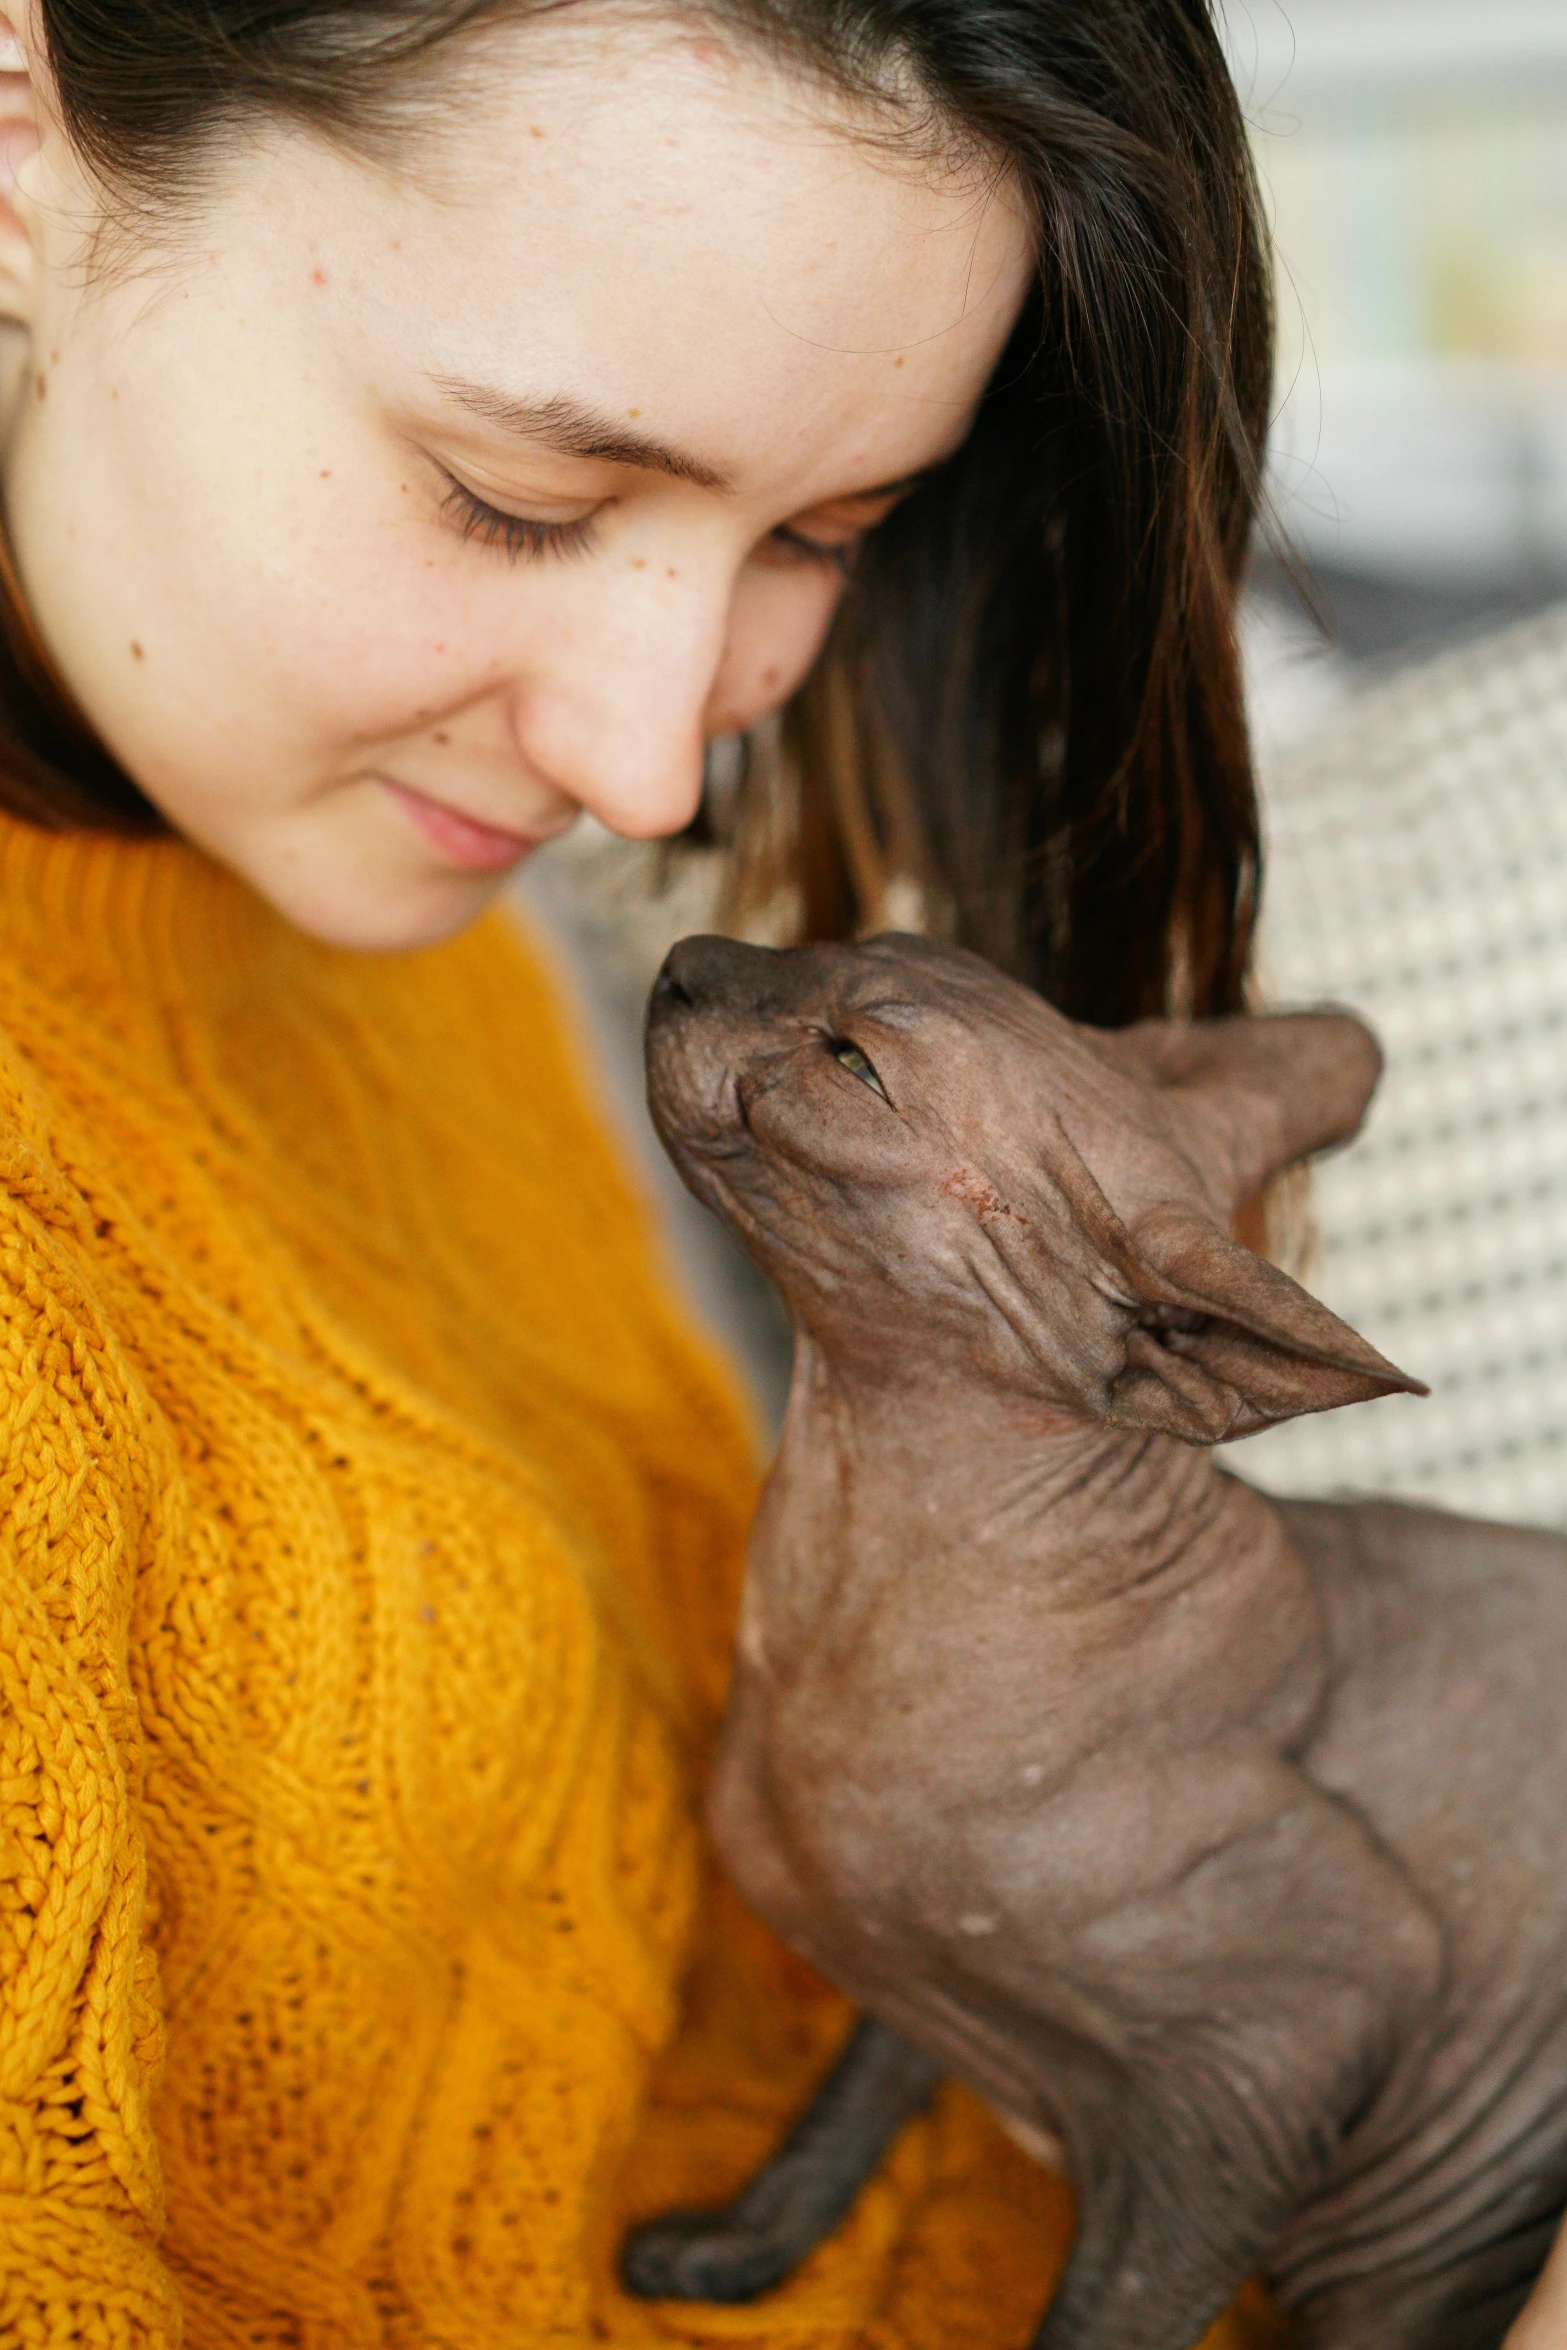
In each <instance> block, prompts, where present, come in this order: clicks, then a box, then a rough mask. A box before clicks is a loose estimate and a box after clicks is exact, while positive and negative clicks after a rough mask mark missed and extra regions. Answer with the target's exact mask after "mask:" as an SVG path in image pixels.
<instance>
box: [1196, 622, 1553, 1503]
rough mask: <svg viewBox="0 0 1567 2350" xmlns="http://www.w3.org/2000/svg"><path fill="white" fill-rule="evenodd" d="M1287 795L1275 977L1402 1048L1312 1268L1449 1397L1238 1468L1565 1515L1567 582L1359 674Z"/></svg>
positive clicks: (1306, 1425) (1315, 1281)
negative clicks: (1414, 664) (1540, 603)
mask: <svg viewBox="0 0 1567 2350" xmlns="http://www.w3.org/2000/svg"><path fill="white" fill-rule="evenodd" d="M1264 799H1265V809H1266V817H1267V832H1268V844H1269V871H1268V890H1267V910H1266V915H1265V919H1264V928H1263V937H1262V955H1261V977H1262V983H1263V990H1264V993H1265V995H1266V997H1267V999H1268V1000H1269V1001H1270V1002H1273V1003H1278V1004H1299V1003H1308V1002H1313V1001H1321V1000H1323V999H1332V1000H1335V1001H1338V1002H1341V1003H1344V1004H1348V1005H1350V1006H1352V1007H1353V1008H1354V1009H1356V1010H1358V1011H1360V1012H1361V1013H1363V1014H1364V1015H1365V1016H1366V1018H1367V1019H1369V1020H1370V1022H1371V1024H1372V1026H1373V1027H1374V1028H1375V1029H1376V1031H1377V1033H1378V1035H1379V1036H1380V1038H1381V1040H1382V1044H1383V1048H1384V1051H1385V1052H1386V1055H1387V1068H1386V1074H1385V1076H1384V1079H1383V1083H1382V1088H1381V1091H1380V1093H1379V1095H1378V1097H1377V1100H1376V1102H1375V1104H1374V1106H1373V1109H1372V1113H1371V1118H1370V1121H1369V1123H1368V1125H1367V1128H1366V1131H1365V1133H1364V1135H1363V1136H1362V1138H1361V1139H1360V1140H1359V1141H1358V1142H1357V1143H1356V1144H1355V1145H1354V1146H1353V1147H1352V1148H1351V1149H1350V1150H1348V1151H1346V1152H1344V1153H1342V1154H1341V1155H1340V1156H1338V1157H1336V1158H1334V1159H1332V1160H1330V1161H1328V1162H1327V1163H1326V1164H1324V1165H1323V1166H1322V1167H1320V1168H1319V1169H1318V1171H1317V1175H1316V1178H1315V1188H1314V1202H1313V1212H1314V1220H1315V1223H1316V1226H1317V1229H1318V1235H1319V1238H1318V1243H1317V1246H1316V1248H1315V1251H1314V1252H1313V1255H1312V1257H1311V1258H1310V1260H1309V1263H1308V1268H1307V1278H1308V1279H1309V1281H1310V1284H1311V1287H1312V1288H1313V1289H1314V1290H1315V1291H1316V1292H1317V1293H1318V1294H1319V1295H1320V1296H1322V1297H1323V1298H1325V1299H1326V1300H1327V1302H1328V1303H1329V1304H1330V1305H1331V1306H1333V1307H1334V1308H1335V1309H1336V1311H1337V1312H1339V1313H1341V1314H1342V1315H1343V1316H1344V1317H1345V1318H1346V1320H1348V1321H1350V1322H1351V1323H1353V1324H1354V1326H1355V1327H1356V1328H1357V1329H1358V1330H1362V1331H1364V1333H1365V1334H1366V1336H1367V1337H1368V1338H1370V1339H1371V1340H1372V1342H1373V1343H1374V1344H1375V1345H1377V1346H1379V1347H1381V1348H1382V1349H1383V1350H1384V1351H1385V1352H1386V1353H1387V1354H1389V1355H1391V1356H1392V1358H1393V1360H1394V1361H1395V1362H1397V1363H1399V1364H1401V1365H1402V1366H1403V1368H1404V1369H1405V1370H1408V1371H1412V1372H1414V1373H1415V1374H1417V1375H1418V1376H1419V1377H1420V1378H1422V1379H1425V1380H1428V1381H1429V1382H1430V1385H1431V1388H1432V1390H1433V1393H1432V1395H1431V1398H1430V1399H1429V1400H1428V1401H1424V1402H1421V1401H1414V1400H1411V1399H1409V1398H1407V1397H1391V1398H1389V1399H1388V1400H1387V1401H1385V1402H1381V1403H1374V1404H1366V1405H1362V1406H1360V1407H1359V1408H1358V1409H1356V1410H1353V1411H1346V1412H1337V1413H1333V1414H1330V1415H1328V1416H1326V1417H1325V1418H1321V1419H1312V1420H1304V1421H1297V1422H1296V1423H1295V1424H1294V1425H1293V1426H1291V1427H1288V1428H1282V1429H1278V1430H1275V1431H1273V1432H1271V1433H1270V1434H1268V1435H1266V1436H1262V1437H1258V1438H1255V1439H1253V1440H1252V1441H1250V1442H1248V1443H1245V1444H1241V1445H1237V1446H1236V1447H1235V1448H1234V1449H1233V1450H1232V1451H1231V1453H1230V1454H1229V1456H1228V1458H1229V1463H1230V1465H1231V1466H1232V1467H1233V1468H1235V1469H1237V1470H1239V1471H1240V1472H1241V1473H1242V1474H1243V1475H1245V1476H1248V1477H1252V1478H1254V1479H1255V1480H1256V1481H1257V1482H1259V1483H1261V1484H1264V1485H1267V1486H1269V1487H1271V1488H1272V1489H1274V1490H1276V1491H1280V1492H1293V1493H1325V1492H1331V1491H1335V1490H1342V1489H1344V1488H1346V1487H1348V1488H1354V1489H1357V1490H1361V1491H1377V1492H1388V1493H1398V1494H1404V1495H1408V1496H1410V1497H1418V1498H1425V1499H1431V1500H1436V1501H1440V1502H1443V1503H1445V1504H1447V1505H1448V1506H1449V1507H1452V1508H1455V1509H1462V1510H1467V1511H1469V1512H1472V1513H1474V1514H1476V1515H1481V1516H1486V1517H1498V1518H1509V1519H1517V1520H1521V1521H1526V1522H1533V1523H1536V1524H1550V1525H1557V1526H1563V1527H1567V604H1564V605H1559V606H1556V607H1554V608H1553V609H1552V610H1550V611H1549V612H1547V613H1545V614H1543V615H1541V616H1540V617H1538V618H1535V619H1532V620H1529V621H1527V622H1525V623H1523V624H1522V625H1520V626H1516V627H1513V628H1510V629H1508V630H1507V631H1506V632H1505V633H1504V634H1502V635H1498V636H1495V637H1492V638H1490V639H1489V640H1487V641H1485V642H1482V643H1478V644H1475V645H1470V646H1466V647H1465V648H1464V649H1462V650H1461V651H1458V652H1454V653H1449V654H1446V655H1444V656H1442V657H1441V658H1439V659H1437V660H1434V661H1432V662H1430V663H1428V664H1426V665H1425V666H1423V667H1420V668H1416V669H1412V670H1410V671H1408V672H1406V673H1405V674H1404V675H1402V676H1400V677H1398V678H1396V679H1394V680H1392V681H1391V682H1389V683H1386V684H1383V685H1380V686H1378V687H1376V688H1374V689H1372V690H1371V691H1369V692H1366V693H1363V694H1361V695H1360V696H1358V697H1357V698H1356V699H1355V700H1354V701H1352V702H1351V703H1350V704H1349V705H1348V706H1347V707H1346V708H1345V710H1344V711H1343V712H1342V713H1341V714H1340V715H1339V716H1338V717H1336V718H1335V719H1334V720H1333V721H1332V723H1331V724H1330V725H1328V726H1327V727H1325V728H1323V729H1322V730H1321V731H1320V732H1318V733H1317V734H1316V735H1314V736H1313V738H1312V739H1311V741H1310V742H1309V743H1308V744H1307V745H1306V746H1304V747H1303V748H1301V749H1299V750H1297V751H1296V752H1295V753H1294V754H1293V755H1292V756H1291V757H1289V758H1288V759H1287V760H1284V761H1281V762H1279V763H1278V764H1277V765H1276V767H1275V769H1274V771H1273V773H1272V774H1271V776H1270V777H1268V778H1267V779H1266V782H1265V793H1264Z"/></svg>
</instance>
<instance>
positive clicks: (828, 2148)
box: [620, 2018, 940, 2301]
mask: <svg viewBox="0 0 1567 2350" xmlns="http://www.w3.org/2000/svg"><path fill="white" fill-rule="evenodd" d="M939 2078H940V2074H939V2071H938V2069H937V2067H936V2066H935V2065H934V2064H932V2062H931V2061H930V2059H929V2057H925V2056H921V2055H919V2054H918V2052H917V2051H916V2050H914V2049H912V2048H910V2047H908V2046H907V2044H906V2043H905V2042H904V2041H902V2040H899V2039H897V2038H895V2036H894V2035H893V2034H892V2033H891V2032H889V2031H886V2030H885V2029H884V2028H883V2027H882V2026H881V2025H880V2024H877V2023H872V2022H871V2021H870V2020H869V2018H866V2019H865V2020H864V2021H863V2022H861V2023H859V2024H856V2026H855V2028H854V2030H853V2032H852V2033H851V2034H850V2036H849V2040H848V2044H847V2046H846V2047H845V2049H844V2052H843V2054H842V2055H841V2056H840V2057H839V2059H838V2061H837V2063H836V2064H835V2065H834V2067H833V2069H832V2071H831V2072H830V2073H829V2074H828V2076H827V2078H826V2080H825V2081H824V2082H823V2083H822V2086H821V2087H820V2089H819V2090H818V2091H817V2093H816V2095H815V2096H814V2097H813V2098H812V2100H811V2102H810V2104H809V2105H808V2106H807V2107H806V2109H805V2111H804V2113H803V2114H802V2115H801V2116H800V2119H799V2120H798V2121H797V2122H796V2123H795V2125H794V2128H793V2129H792V2130H791V2131H790V2132H789V2135H788V2137H787V2138H785V2140H784V2142H783V2144H782V2146H780V2148H779V2149H778V2152H777V2153H776V2154H775V2155H774V2156H773V2157H772V2159H771V2160H770V2161H769V2162H767V2163H766V2164H764V2166H763V2167H762V2169H761V2170H759V2171H758V2172H757V2174H756V2176H755V2178H754V2179H752V2181H751V2183H750V2185H749V2186H748V2187H746V2188H745V2189H744V2190H743V2192H742V2193H741V2194H740V2195H738V2196H737V2197H736V2198H735V2200H734V2202H733V2203H729V2204H725V2205H724V2206H723V2207H722V2209H720V2210H717V2211H677V2212H671V2213H670V2214H669V2215H668V2216H667V2217H666V2218H664V2219H657V2220H650V2221H649V2222H648V2223H647V2224H646V2225H645V2226H643V2227H640V2228H637V2229H635V2230H634V2231H633V2232H632V2234H631V2235H630V2236H628V2237H627V2239H626V2244H625V2248H624V2250H623V2251H622V2253H621V2257H620V2274H621V2279H622V2282H623V2283H624V2284H625V2286H626V2289H627V2291H628V2292H632V2293H637V2294H640V2295H641V2296H642V2297H643V2299H645V2300H672V2301H749V2300H751V2299H753V2298H754V2296H755V2295H756V2294H758V2293H765V2292H766V2291H767V2289H768V2287H769V2286H770V2285H776V2284H779V2283H781V2282H782V2280H783V2279H784V2278H785V2277H786V2276H788V2275H789V2273H790V2271H791V2270H792V2269H795V2268H798V2266H799V2265H800V2262H801V2261H802V2260H803V2259H804V2258H805V2256H806V2254H807V2253H809V2252H812V2251H814V2250H815V2248H816V2246H817V2245H818V2244H819V2243H820V2242H821V2241H822V2239H823V2237H824V2236H830V2235H831V2234H832V2231H833V2229H834V2228H835V2227H837V2225H838V2223H839V2221H840V2220H841V2219H843V2218H844V2216H845V2214H846V2213H847V2212H848V2210H849V2208H850V2206H851V2205H852V2204H853V2202H854V2199H855V2197H856V2196H857V2195H858V2193H859V2191H860V2189H861V2187H862V2186H863V2185H864V2184H865V2181H866V2180H867V2179H868V2178H869V2177H870V2175H871V2172H872V2171H873V2170H874V2169H875V2168H876V2165H877V2163H878V2162H879V2161H880V2160H881V2157H882V2155H883V2154H884V2153H885V2151H886V2149H887V2147H888V2145H889V2144H890V2143H891V2141H892V2139H893V2138H894V2137H896V2135H897V2133H898V2131H899V2130H900V2129H901V2128H902V2127H903V2124H904V2123H905V2122H906V2121H907V2120H908V2119H909V2118H910V2116H911V2115H913V2114H916V2113H919V2112H920V2111H921V2110H922V2109H923V2108H924V2107H925V2106H927V2105H928V2104H929V2103H930V2100H931V2097H932V2095H933V2094H934V2092H935V2088H936V2084H937V2081H938V2080H939Z"/></svg>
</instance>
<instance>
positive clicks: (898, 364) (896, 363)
mask: <svg viewBox="0 0 1567 2350" xmlns="http://www.w3.org/2000/svg"><path fill="white" fill-rule="evenodd" d="M892 364H893V366H894V367H901V366H902V365H903V353H902V352H901V351H900V352H899V353H898V356H897V358H896V359H894V361H893V363H892Z"/></svg>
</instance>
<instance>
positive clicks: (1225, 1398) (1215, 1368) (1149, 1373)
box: [1108, 1207, 1429, 1444]
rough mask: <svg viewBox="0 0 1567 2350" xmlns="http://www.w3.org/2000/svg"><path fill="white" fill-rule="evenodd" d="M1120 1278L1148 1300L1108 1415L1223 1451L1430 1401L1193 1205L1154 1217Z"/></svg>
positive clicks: (1140, 1232) (1120, 1423)
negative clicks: (1375, 1404)
mask: <svg viewBox="0 0 1567 2350" xmlns="http://www.w3.org/2000/svg"><path fill="white" fill-rule="evenodd" d="M1131 1240H1132V1245H1133V1249H1134V1251H1135V1255H1134V1256H1133V1258H1132V1259H1131V1260H1130V1261H1129V1262H1127V1263H1124V1264H1123V1265H1122V1266H1121V1267H1120V1268H1119V1270H1120V1271H1121V1272H1122V1273H1123V1274H1124V1275H1126V1276H1129V1278H1130V1280H1131V1282H1132V1284H1133V1286H1134V1287H1135V1289H1136V1292H1137V1294H1138V1296H1139V1298H1140V1299H1141V1300H1142V1301H1143V1302H1142V1314H1141V1318H1140V1320H1139V1321H1138V1322H1137V1323H1136V1324H1135V1325H1134V1326H1133V1328H1132V1329H1131V1330H1130V1331H1129V1332H1128V1334H1127V1340H1126V1360H1125V1366H1124V1368H1123V1369H1122V1370H1121V1372H1120V1373H1119V1375H1118V1376H1117V1377H1116V1378H1115V1379H1113V1380H1112V1382H1111V1387H1110V1404H1109V1412H1108V1417H1109V1418H1110V1420H1111V1421H1112V1423H1113V1424H1114V1425H1115V1426H1117V1427H1122V1428H1146V1429H1149V1430H1157V1431H1159V1432H1161V1433H1162V1434H1164V1435H1168V1436H1179V1437H1182V1438H1184V1440H1185V1441H1186V1442H1187V1443H1188V1444H1221V1443H1223V1442H1224V1441H1225V1439H1226V1438H1228V1437H1232V1436H1250V1435H1253V1434H1255V1433H1256V1431H1257V1430H1258V1429H1261V1428H1271V1427H1274V1426H1276V1425H1277V1424H1278V1423H1279V1422H1280V1421H1281V1420H1293V1419H1297V1418H1299V1417H1300V1416H1301V1415H1302V1414H1303V1413H1307V1412H1327V1411H1334V1410H1336V1409H1337V1408H1338V1406H1339V1405H1340V1404H1347V1403H1364V1402H1369V1401H1370V1400H1371V1398H1372V1397H1374V1396H1379V1395H1425V1394H1427V1393H1428V1392H1429V1390H1428V1389H1427V1388H1425V1387H1424V1386H1423V1385H1422V1384H1421V1382H1420V1381H1419V1380H1418V1379H1411V1378H1409V1377H1408V1376H1407V1375H1406V1374H1405V1373H1404V1372H1402V1371H1400V1370H1399V1369H1398V1368H1397V1367H1396V1366H1395V1365H1394V1364H1392V1363H1390V1362H1388V1360H1387V1359H1386V1357H1385V1356H1383V1355H1380V1354H1378V1352H1377V1350H1376V1348H1375V1347H1374V1346H1370V1345H1368V1344H1367V1342H1366V1340H1365V1339H1363V1338H1361V1337H1360V1336H1359V1335H1358V1334H1357V1333H1356V1332H1355V1331H1353V1330H1351V1329H1350V1327H1349V1325H1348V1324H1347V1323H1346V1322H1341V1321H1340V1320H1339V1318H1338V1316H1337V1315H1336V1314H1333V1313H1330V1312H1329V1310H1328V1308H1327V1307H1326V1306H1324V1305H1322V1304H1320V1303H1319V1302H1318V1300H1317V1299H1316V1298H1314V1297H1311V1296H1309V1295H1308V1294H1307V1292H1306V1291H1305V1290H1304V1289H1302V1288H1301V1287H1300V1285H1299V1283H1298V1282H1295V1281H1292V1280H1291V1279H1290V1277H1289V1275H1288V1274H1287V1273H1281V1272H1280V1271H1279V1270H1278V1268H1277V1266H1275V1265H1270V1264H1269V1263H1268V1262H1267V1260H1266V1258H1263V1257H1259V1256H1254V1255H1253V1254H1252V1252H1251V1250H1250V1249H1248V1248H1242V1247H1241V1246H1240V1245H1239V1243H1238V1242H1236V1241H1233V1240H1231V1239H1230V1238H1229V1236H1228V1234H1227V1233H1224V1232H1221V1231H1220V1230H1219V1229H1218V1227H1217V1226H1216V1225H1214V1224H1211V1223H1210V1222H1208V1220H1207V1219H1206V1218H1205V1217H1203V1216H1202V1215H1201V1214H1199V1213H1198V1212H1196V1211H1195V1210H1192V1209H1187V1208H1176V1207H1170V1208H1164V1209H1160V1210H1157V1211H1155V1213H1154V1214H1152V1215H1150V1216H1147V1217H1145V1218H1143V1219H1142V1220H1141V1221H1140V1222H1139V1224H1138V1226H1137V1228H1136V1230H1135V1231H1134V1232H1133V1234H1132V1235H1131Z"/></svg>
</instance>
